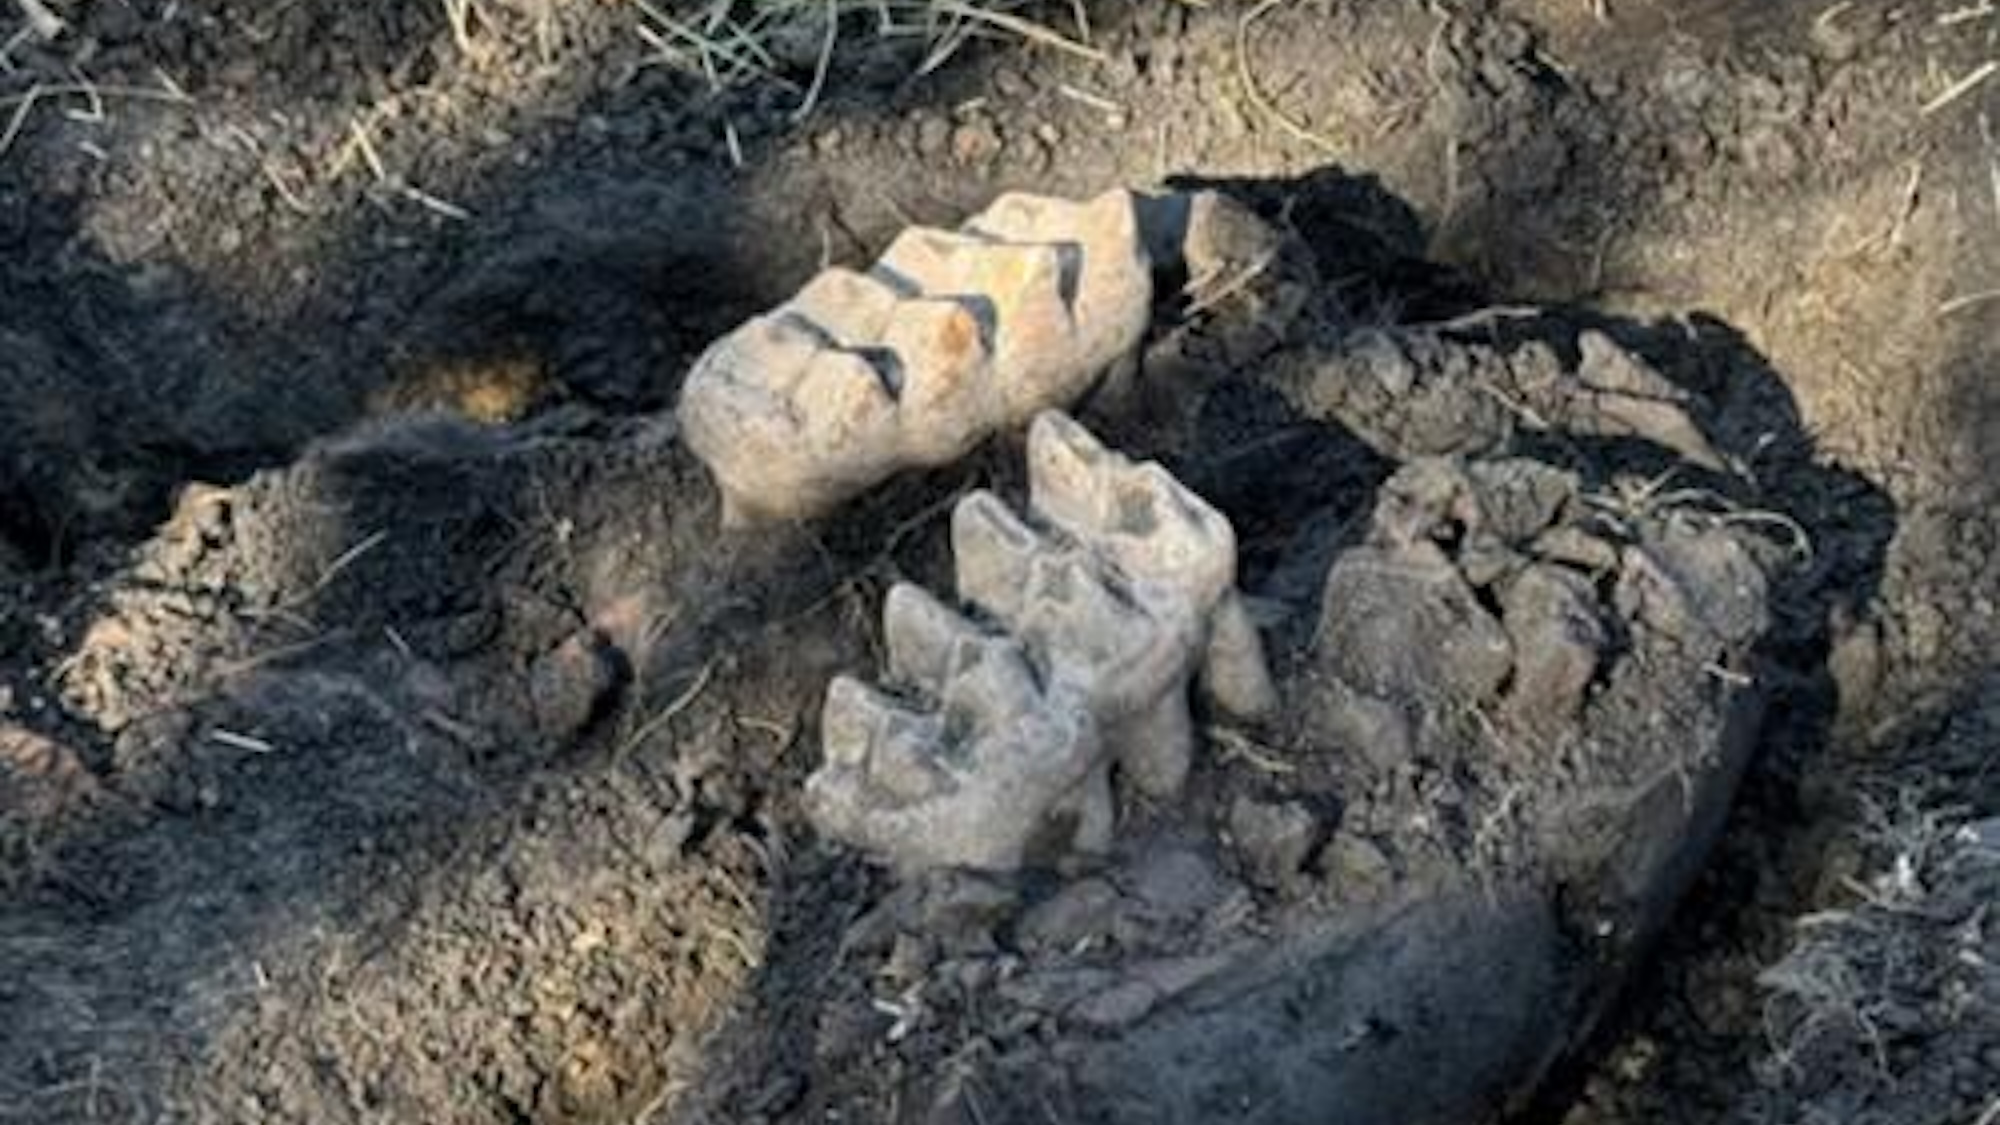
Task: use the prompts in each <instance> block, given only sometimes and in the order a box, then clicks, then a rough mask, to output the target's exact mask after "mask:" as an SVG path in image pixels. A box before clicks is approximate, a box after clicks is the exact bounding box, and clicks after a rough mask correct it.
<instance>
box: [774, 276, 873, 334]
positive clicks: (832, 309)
mask: <svg viewBox="0 0 2000 1125" xmlns="http://www.w3.org/2000/svg"><path fill="white" fill-rule="evenodd" d="M901 299H902V298H901V297H900V295H898V294H897V292H896V290H895V289H894V288H892V287H891V286H889V285H888V284H887V283H885V282H883V281H882V280H881V279H880V278H876V277H870V276H868V275H867V274H865V273H861V272H859V271H857V270H851V269H847V268H845V267H842V266H834V267H832V268H830V269H825V270H821V271H820V272H819V273H818V274H815V275H814V276H813V279H812V280H811V281H808V282H806V284H805V287H804V288H802V289H800V290H799V291H798V293H797V294H795V295H794V296H793V297H792V299H791V300H789V301H787V302H785V306H784V307H785V308H786V309H787V310H789V311H791V312H792V313H795V314H796V315H798V316H799V317H801V318H803V319H805V320H807V321H809V322H811V323H812V324H813V325H815V326H816V327H817V328H819V329H820V330H821V331H823V332H825V333H826V335H827V336H828V337H829V338H830V339H831V340H832V341H833V342H834V343H835V344H837V345H838V346H840V347H842V348H858V347H864V346H867V345H870V344H873V343H875V342H876V341H878V340H880V339H881V338H882V333H883V332H885V331H887V330H888V327H889V324H890V320H891V317H892V316H893V315H894V313H895V311H896V304H897V302H898V301H899V300H901Z"/></svg>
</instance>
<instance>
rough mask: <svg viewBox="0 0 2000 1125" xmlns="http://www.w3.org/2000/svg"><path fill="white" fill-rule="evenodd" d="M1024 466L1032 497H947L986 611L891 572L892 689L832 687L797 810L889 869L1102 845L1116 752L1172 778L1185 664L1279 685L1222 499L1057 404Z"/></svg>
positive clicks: (1237, 702)
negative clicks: (1253, 616)
mask: <svg viewBox="0 0 2000 1125" xmlns="http://www.w3.org/2000/svg"><path fill="white" fill-rule="evenodd" d="M1028 477H1029V488H1028V491H1029V496H1028V506H1027V507H1028V510H1027V513H1026V514H1025V515H1022V514H1018V513H1016V512H1015V511H1013V510H1012V509H1011V508H1009V507H1008V506H1007V505H1006V504H1005V503H1004V502H1003V501H1001V500H1000V498H999V497H997V496H995V495H993V494H992V493H990V492H985V491H978V492H973V493H971V494H969V495H967V496H966V497H965V498H964V499H962V500H961V501H960V502H959V504H958V506H957V507H956V508H955V509H954V511H953V513H952V521H951V544H952V554H953V558H954V562H955V567H956V582H957V586H958V596H959V598H960V599H961V600H962V601H963V603H964V604H965V605H966V606H967V607H969V609H970V610H971V611H973V612H974V613H976V614H977V615H978V616H979V618H980V620H978V621H975V620H974V619H973V617H971V616H968V615H967V614H966V613H962V612H960V611H959V610H957V609H954V608H952V607H951V606H949V605H947V604H945V603H944V602H942V601H940V600H939V599H937V598H935V597H933V596H932V595H930V594H928V593H926V592H925V591H923V590H922V589H921V588H919V587H916V586H912V585H908V584H904V585H899V586H897V587H896V588H895V589H893V590H891V591H890V593H889V596H888V599H887V601H886V602H885V604H884V607H883V631H884V634H885V637H886V645H887V648H888V667H887V670H886V671H887V679H888V681H889V683H891V684H892V685H894V687H895V689H896V691H894V692H889V691H883V690H880V689H875V688H869V687H866V686H865V685H862V684H860V683H859V682H858V681H854V680H850V679H846V678H841V679H837V680H835V681H834V683H833V685H832V687H830V688H829V690H828V693H827V701H826V711H825V715H824V719H823V730H824V738H825V746H824V753H825V762H824V764H823V765H822V767H821V768H820V769H819V771H818V772H816V773H815V774H814V775H813V777H812V779H811V781H810V782H809V783H808V785H807V807H808V809H809V811H810V812H811V814H812V816H813V818H814V820H815V821H816V823H817V824H818V825H819V827H820V829H821V831H823V832H825V833H826V834H827V835H829V836H831V837H834V838H837V839H841V840H844V841H846V842H848V843H850V844H853V845H856V846H858V847H860V848H863V849H864V850H867V851H870V852H873V853H876V854H877V855H879V856H881V857H883V858H885V859H887V860H888V861H889V862H890V863H891V864H892V865H894V866H896V867H898V868H900V869H904V870H913V869H921V868H927V867H939V866H963V867H975V868H984V869H989V870H1005V869H1012V868H1017V867H1020V866H1023V865H1024V864H1029V863H1036V862H1042V861H1045V860H1047V859H1050V858H1053V857H1054V856H1056V855H1058V854H1060V853H1062V852H1066V851H1101V850H1103V849H1104V848H1105V847H1106V846H1108V844H1109V842H1110V832H1111V827H1112V819H1113V803H1112V789H1111V770H1112V767H1113V766H1116V767H1117V770H1118V774H1119V777H1120V778H1121V779H1122V780H1124V781H1125V782H1126V783H1128V784H1130V785H1131V786H1132V787H1134V788H1135V789H1137V790H1138V791H1139V792H1140V793H1142V794H1144V795H1145V796H1147V797H1149V798H1152V799H1154V800H1161V801H1167V800H1173V799H1176V798H1178V797H1179V796H1180V794H1181V790H1182V788H1183V785H1184V784H1185V781H1186V778H1187V774H1188V769H1189V765H1190V763H1191V761H1192V758H1193V753H1194V747H1195V734H1194V724H1193V722H1192V719H1191V717H1190V713H1189V702H1188V688H1189V685H1190V682H1191V681H1195V680H1196V679H1197V678H1198V679H1199V681H1200V682H1201V684H1202V686H1203V688H1204V690H1206V691H1208V693H1209V695H1210V698H1211V699H1212V700H1213V701H1214V702H1215V704H1216V705H1217V706H1218V707H1220V708H1222V709H1224V710H1230V711H1234V712H1239V713H1247V714H1255V713H1257V712H1259V711H1260V710H1261V709H1263V708H1265V707H1268V706H1270V705H1271V702H1272V697H1273V694H1274V693H1273V691H1272V687H1271V681H1270V673H1269V670H1268V668H1267V667H1266V665H1265V657H1264V652H1263V644H1262V641H1261V639H1260V638H1259V637H1258V635H1257V632H1256V627H1255V625H1254V624H1253V623H1252V622H1251V621H1250V619H1249V616H1248V614H1247V612H1246V611H1245V610H1244V608H1243V606H1242V604H1241V599H1240V595H1239V594H1238V593H1237V592H1236V538H1235V533H1234V531H1233V530H1232V529H1231V528H1230V526H1229V523H1228V521H1227V520H1226V519H1224V518H1223V517H1222V515H1221V514H1220V513H1218V512H1216V511H1215V509H1213V508H1212V507H1210V506H1209V505H1208V504H1207V502H1205V501H1203V500H1202V499H1201V498H1200V497H1199V496H1196V495H1195V494H1194V493H1192V492H1189V491H1188V490H1187V489H1186V488H1185V487H1183V486H1182V485H1181V484H1180V483H1179V482H1178V481H1176V480H1175V479H1174V478H1173V477H1172V476H1171V475H1169V474H1168V473H1167V472H1165V471H1164V470H1163V469H1161V468H1160V467H1159V466H1157V465H1154V464H1150V463H1146V464H1140V463H1134V462H1133V461H1131V460H1129V459H1127V458H1125V457H1124V456H1122V455H1120V454H1118V453H1116V452H1113V451H1111V450H1108V449H1106V448H1105V447H1104V446H1103V445H1101V444H1100V443H1099V442H1098V441H1097V439H1096V438H1095V437H1093V436H1092V435H1091V434H1090V433H1089V431H1087V430H1085V429H1084V428H1083V427H1082V426H1080V425H1078V424H1077V423H1076V422H1075V421H1073V420H1071V419H1070V418H1069V417H1067V416H1066V415H1063V414H1061V413H1058V412H1055V411H1047V412H1044V413H1042V414H1041V415H1039V416H1037V417H1036V419H1035V421H1034V424H1033V425H1032V426H1031V427H1030V429H1029V432H1028ZM986 622H990V624H987V623H986Z"/></svg>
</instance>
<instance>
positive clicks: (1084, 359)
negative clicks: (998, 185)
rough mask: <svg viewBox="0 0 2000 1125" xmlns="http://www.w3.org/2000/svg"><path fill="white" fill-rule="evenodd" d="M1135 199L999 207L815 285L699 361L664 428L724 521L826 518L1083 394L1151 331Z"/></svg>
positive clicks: (1007, 200)
mask: <svg viewBox="0 0 2000 1125" xmlns="http://www.w3.org/2000/svg"><path fill="white" fill-rule="evenodd" d="M1136 206H1137V205H1136V202H1135V200H1134V197H1133V196H1132V194H1131V193H1130V192H1125V191H1112V192H1106V193H1105V194H1103V195H1100V196H1098V197H1096V198H1095V199H1091V200H1089V201H1086V202H1082V203H1073V202H1070V201H1067V200H1061V199H1052V198H1047V197H1043V196H1034V195H1024V194H1009V195H1003V196H1001V197H1000V198H999V199H997V200H995V201H994V203H993V204H992V205H991V206H990V207H988V208H987V209H986V210H985V211H984V212H982V213H980V214H979V215H976V216H974V217H973V218H971V219H970V220H968V221H967V222H966V223H965V224H964V227H963V228H962V229H961V230H958V231H943V230H934V229H929V228H923V227H918V228H913V229H910V230H908V231H905V232H904V233H903V234H902V235H901V236H899V237H898V238H897V239H896V240H895V242H893V243H892V244H891V245H890V246H889V248H888V249H887V250H886V251H884V252H883V254H882V256H881V258H880V259H878V260H877V261H876V263H875V264H874V265H873V266H872V267H870V268H869V269H868V270H867V271H865V272H863V271H855V270H850V269H844V268H839V267H835V268H831V269H827V270H824V271H822V272H821V273H820V274H818V275H817V276H815V277H814V278H813V279H812V280H811V281H809V282H807V283H806V285H805V286H804V287H803V288H802V289H800V290H799V292H798V293H797V294H796V295H795V296H793V298H792V299H791V300H790V301H788V302H786V303H785V304H784V305H782V306H780V307H779V308H778V309H776V310H773V311H772V312H770V313H768V314H766V315H764V316H760V317H757V318H755V319H753V320H751V321H749V322H748V323H746V324H744V325H743V326H742V327H740V328H738V329H736V330H735V331H734V332H731V333H730V334H729V335H727V336H725V337H723V338H722V339H721V340H719V341H717V342H716V343H715V344H713V345H712V346H711V347H710V348H709V349H708V350H707V351H706V352H704V353H703V354H702V355H701V357H700V358H699V359H698V360H696V362H695V364H694V367H693V369H692V370H691V371H690V372H689V374H688V377H687V381H686V384H685V385H684V386H683V388H682V391H681V398H680V403H679V406H678V407H677V408H676V416H677V418H678V419H679V424H680V428H681V433H682V435H683V437H684V439H685V440H686V442H687V445H688V447H689V448H690V449H692V450H693V451H694V453H695V454H696V456H698V457H700V458H701V460H702V461H703V462H704V463H705V464H706V465H707V466H708V467H709V469H710V471H711V472H713V473H714V475H715V477H716V480H717V482H718V484H719V486H720V488H721V492H722V499H723V516H724V520H725V522H726V523H727V524H729V525H731V526H742V525H745V524H748V523H753V522H756V521H759V520H778V519H804V518H810V517H812V516H816V515H819V514H822V513H824V512H826V511H827V510H829V509H831V508H833V507H834V506H836V505H838V504H840V503H841V502H842V501H844V500H847V499H849V498H851V497H853V496H855V495H856V494H858V493H860V492H862V491H864V490H865V489H867V488H868V487H870V486H871V485H874V484H876V483H878V482H880V481H881V480H883V479H886V478H887V477H888V476H890V475H892V474H893V473H895V472H897V471H898V470H900V469H903V468H906V467H917V466H935V465H942V464H947V463H949V462H952V461H955V460H957V459H958V458H960V457H962V456H964V455H965V454H966V453H968V452H970V451H971V450H972V448H973V447H974V446H976V445H977V444H978V443H979V442H980V441H982V440H983V439H984V438H985V437H986V436H988V435H989V434H992V433H994V432H997V431H1000V430H1005V429H1011V428H1015V427H1018V426H1020V425H1022V424H1024V423H1026V422H1027V421H1028V420H1029V419H1031V418H1033V417H1034V416H1035V415H1036V414H1037V413H1038V412H1040V411H1042V410H1045V409H1049V408H1052V407H1061V406H1067V405H1069V404H1070V403H1073V402H1075V401H1076V400H1077V399H1078V398H1080V397H1081V396H1082V395H1083V394H1084V393H1085V392H1086V391H1088V390H1089V389H1090V388H1091V386H1092V385H1093V384H1094V383H1095V382H1096V381H1097V380H1098V378H1099V377H1100V376H1101V375H1102V374H1103V373H1104V372H1105V370H1106V369H1108V368H1110V367H1112V366H1113V365H1114V364H1116V363H1117V362H1119V361H1120V360H1121V359H1122V358H1123V357H1125V356H1128V355H1129V354H1131V353H1132V352H1133V351H1134V350H1135V349H1136V348H1137V346H1138V344H1139V341H1140V339H1141V337H1142V336H1143V335H1144V334H1145V330H1146V325H1147V323H1148V318H1149V316H1150V313H1151V306H1152V295H1153V294H1152V288H1153V282H1152V272H1151V263H1150V261H1149V259H1148V257H1147V254H1146V250H1145V246H1144V242H1143V239H1142V237H1141V232H1140V230H1139V225H1138V218H1137V213H1136Z"/></svg>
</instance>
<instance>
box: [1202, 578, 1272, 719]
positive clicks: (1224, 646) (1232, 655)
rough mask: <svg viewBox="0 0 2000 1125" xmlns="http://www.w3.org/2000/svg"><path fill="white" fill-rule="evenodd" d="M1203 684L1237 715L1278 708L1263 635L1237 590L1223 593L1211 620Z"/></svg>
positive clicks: (1220, 705)
mask: <svg viewBox="0 0 2000 1125" xmlns="http://www.w3.org/2000/svg"><path fill="white" fill-rule="evenodd" d="M1201 686H1202V690H1203V691H1204V692H1205V693H1206V694H1207V695H1208V697H1209V699H1210V700H1212V701H1213V702H1214V703H1215V705H1216V707H1217V708H1219V709H1220V710H1222V711H1223V712H1224V713H1226V714H1230V715H1234V716H1236V717H1238V718H1242V719H1261V718H1264V717H1265V716H1267V715H1269V714H1271V713H1272V712H1274V711H1276V710H1277V709H1278V688H1277V684H1276V683H1275V682H1274V681H1273V680H1272V678H1271V664H1270V661H1269V660H1268V659H1267V658H1266V657H1265V655H1264V638H1263V636H1262V635H1261V634H1260V633H1258V631H1257V623H1256V622H1255V621H1253V620H1251V617H1250V611H1249V609H1248V607H1246V606H1245V605H1244V603H1243V596H1242V595H1241V594H1238V593H1236V592H1235V591H1234V590H1231V591H1230V592H1229V593H1227V594H1225V595H1224V596H1223V598H1222V601H1221V603H1220V604H1219V605H1217V606H1216V610H1215V615H1214V617H1213V618H1212V619H1211V621H1210V625H1209V633H1208V651H1207V653H1205V654H1204V656H1203V658H1202V668H1201Z"/></svg>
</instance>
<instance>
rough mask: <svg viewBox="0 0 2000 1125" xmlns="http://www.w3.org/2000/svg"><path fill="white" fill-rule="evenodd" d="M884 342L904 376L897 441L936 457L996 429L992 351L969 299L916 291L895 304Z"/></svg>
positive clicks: (935, 461)
mask: <svg viewBox="0 0 2000 1125" xmlns="http://www.w3.org/2000/svg"><path fill="white" fill-rule="evenodd" d="M882 350H883V351H884V352H885V353H887V355H888V357H889V359H890V362H891V363H893V364H894V368H895V375H896V377H897V378H899V379H900V380H901V383H902V385H901V386H900V387H899V388H898V401H899V406H898V418H897V433H898V437H897V449H898V450H899V451H900V453H901V454H902V455H903V456H904V457H906V458H907V459H908V460H910V461H912V462H914V463H916V464H922V465H941V464H945V463H948V462H951V461H955V460H957V459H958V458H960V457H962V456H964V455H965V454H966V453H967V452H969V451H970V450H971V449H972V447H973V446H975V445H977V444H979V441H980V439H981V438H983V437H985V436H986V435H987V434H988V433H990V432H991V431H992V429H993V424H994V415H995V413H996V410H997V408H998V405H999V403H998V395H997V393H996V391H995V388H994V378H995V376H994V370H993V354H992V351H991V348H990V346H989V344H988V341H987V333H986V328H985V326H984V325H982V324H981V323H980V318H979V315H978V314H977V313H976V312H975V311H974V309H973V308H972V305H971V304H970V303H969V302H967V301H965V300H961V299H959V298H920V299H917V300H911V301H904V302H902V303H901V304H899V305H898V306H897V307H896V315H895V319H894V321H893V322H892V323H891V324H890V325H889V327H888V329H887V330H886V331H885V332H884V333H883V337H882Z"/></svg>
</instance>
